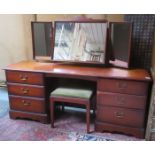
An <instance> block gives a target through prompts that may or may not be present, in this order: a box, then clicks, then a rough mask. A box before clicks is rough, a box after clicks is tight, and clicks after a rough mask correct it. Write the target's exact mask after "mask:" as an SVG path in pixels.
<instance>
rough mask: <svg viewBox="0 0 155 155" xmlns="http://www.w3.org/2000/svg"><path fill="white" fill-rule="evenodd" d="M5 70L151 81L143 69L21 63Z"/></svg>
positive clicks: (33, 62)
mask: <svg viewBox="0 0 155 155" xmlns="http://www.w3.org/2000/svg"><path fill="white" fill-rule="evenodd" d="M4 69H5V70H16V71H30V72H41V73H50V74H62V75H74V76H85V77H86V76H88V77H97V78H107V77H108V78H118V79H120V78H121V79H129V80H141V81H151V76H150V74H149V73H148V71H147V70H144V69H120V68H114V67H93V66H84V65H83V66H82V65H75V64H63V63H48V62H37V61H21V62H19V63H15V64H11V65H9V66H7V67H6V68H4Z"/></svg>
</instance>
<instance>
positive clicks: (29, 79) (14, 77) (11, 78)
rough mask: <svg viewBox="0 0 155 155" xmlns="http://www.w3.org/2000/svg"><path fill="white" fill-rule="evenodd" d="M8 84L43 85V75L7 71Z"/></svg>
mask: <svg viewBox="0 0 155 155" xmlns="http://www.w3.org/2000/svg"><path fill="white" fill-rule="evenodd" d="M6 79H7V81H8V82H16V83H24V84H36V85H43V74H41V73H34V72H33V73H31V72H22V71H6Z"/></svg>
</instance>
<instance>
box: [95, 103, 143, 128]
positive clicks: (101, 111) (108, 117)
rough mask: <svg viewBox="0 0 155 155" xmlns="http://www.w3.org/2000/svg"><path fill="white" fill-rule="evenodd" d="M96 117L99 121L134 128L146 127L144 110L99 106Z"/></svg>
mask: <svg viewBox="0 0 155 155" xmlns="http://www.w3.org/2000/svg"><path fill="white" fill-rule="evenodd" d="M96 117H97V121H102V122H107V123H113V124H118V125H126V126H132V127H144V111H143V110H131V109H125V108H115V107H108V106H97V116H96Z"/></svg>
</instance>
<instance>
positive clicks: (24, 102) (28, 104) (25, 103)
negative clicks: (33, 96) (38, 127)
mask: <svg viewBox="0 0 155 155" xmlns="http://www.w3.org/2000/svg"><path fill="white" fill-rule="evenodd" d="M22 103H23V105H24V106H30V105H31V103H30V102H26V101H25V100H22Z"/></svg>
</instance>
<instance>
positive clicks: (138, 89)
mask: <svg viewBox="0 0 155 155" xmlns="http://www.w3.org/2000/svg"><path fill="white" fill-rule="evenodd" d="M98 90H99V91H104V92H113V93H124V94H135V95H147V91H148V83H146V82H138V81H127V80H116V79H100V80H99V81H98Z"/></svg>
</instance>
